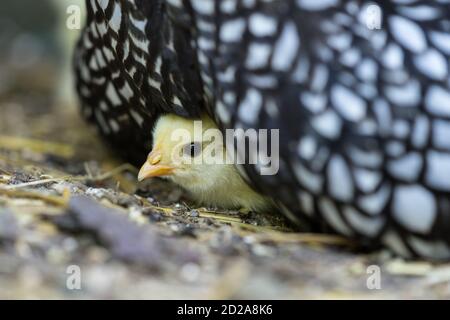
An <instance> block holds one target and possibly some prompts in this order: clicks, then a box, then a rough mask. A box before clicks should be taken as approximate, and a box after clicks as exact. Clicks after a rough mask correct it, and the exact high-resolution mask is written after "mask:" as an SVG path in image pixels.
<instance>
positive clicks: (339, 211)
mask: <svg viewBox="0 0 450 320" xmlns="http://www.w3.org/2000/svg"><path fill="white" fill-rule="evenodd" d="M150 2H151V4H149V3H150ZM372 3H376V4H378V6H379V7H381V9H382V12H383V20H382V25H381V26H382V28H381V29H380V30H371V29H369V28H368V27H367V25H366V23H365V22H366V21H365V20H364V14H365V13H366V9H367V5H369V4H372ZM87 4H88V12H89V19H88V20H89V22H88V26H87V28H86V29H85V32H84V33H83V37H82V39H81V40H80V44H79V46H78V51H77V55H76V63H77V75H78V80H79V81H78V91H79V94H80V96H81V100H82V102H83V106H84V110H85V114H86V115H87V116H88V117H89V118H91V119H93V120H94V121H96V122H97V123H98V124H99V127H100V128H101V130H102V131H103V133H104V134H105V135H107V136H110V137H112V138H110V139H111V141H113V143H115V144H116V145H123V146H125V148H126V147H128V148H134V150H139V151H141V150H143V151H144V152H143V154H145V153H146V152H147V148H148V145H149V143H150V141H149V139H150V137H149V130H148V128H149V127H151V126H152V124H153V121H154V120H155V117H157V115H158V114H160V113H161V112H175V113H178V114H181V115H189V116H195V115H196V114H198V112H199V111H200V110H204V109H208V110H210V112H211V113H212V115H213V116H214V117H215V118H216V120H217V121H218V123H219V125H220V126H221V127H222V128H257V129H259V128H269V129H270V128H279V129H280V139H281V145H280V148H281V150H280V155H281V159H280V171H279V174H277V175H275V176H261V175H259V174H258V170H257V167H256V166H254V165H247V166H245V168H244V169H245V170H244V171H245V173H243V174H245V175H246V176H247V177H248V179H249V180H250V181H251V182H253V183H254V184H255V185H257V186H258V187H259V188H260V189H261V191H262V192H264V193H266V194H269V195H271V196H273V197H275V198H276V199H277V200H278V202H279V203H280V205H282V207H283V208H284V211H285V212H286V214H287V215H288V216H290V217H291V218H292V219H293V220H297V218H296V217H300V218H301V219H302V220H303V219H307V220H309V221H311V222H312V223H313V224H318V225H322V226H326V228H329V229H331V230H333V231H336V232H338V233H341V234H343V235H346V236H349V237H354V238H356V239H359V240H360V241H363V242H365V243H374V244H376V243H383V244H385V245H387V246H388V247H390V248H391V249H392V250H394V251H395V252H397V253H398V254H400V255H403V256H405V257H414V256H422V257H427V258H435V259H449V258H450V71H449V70H450V69H449V68H450V66H449V64H450V0H434V1H421V0H390V1H381V0H378V1H370V2H369V1H364V0H350V1H343V0H285V1H282V0H221V1H218V0H217V1H214V0H166V1H164V0H159V1H139V0H135V1H133V0H114V1H113V0H109V1H108V0H103V1H102V0H98V1H96V0H91V1H88V2H87ZM118 10H119V11H120V17H121V18H118V15H119V13H118ZM193 57H196V58H193ZM134 143H136V144H134Z"/></svg>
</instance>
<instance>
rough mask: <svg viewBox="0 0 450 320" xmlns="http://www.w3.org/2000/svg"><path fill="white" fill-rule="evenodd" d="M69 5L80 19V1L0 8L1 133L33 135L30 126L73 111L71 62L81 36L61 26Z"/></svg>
mask: <svg viewBox="0 0 450 320" xmlns="http://www.w3.org/2000/svg"><path fill="white" fill-rule="evenodd" d="M74 5H76V6H78V8H79V9H80V11H81V13H84V11H85V8H84V0H2V1H1V2H0V133H3V134H10V135H24V136H30V135H34V132H33V133H30V131H29V127H30V124H31V122H32V121H39V119H40V117H41V116H44V115H45V114H49V113H51V112H54V111H55V108H57V109H58V110H57V111H58V112H60V111H61V110H60V109H65V111H69V109H70V111H71V112H73V111H75V110H76V103H77V101H76V98H75V92H74V85H73V79H72V62H71V61H72V52H73V48H74V45H75V43H76V41H77V38H78V35H79V33H80V30H79V29H78V30H77V29H69V28H68V27H67V24H66V23H67V19H69V18H70V17H71V16H70V13H69V12H68V8H69V7H70V6H74ZM81 21H83V17H81ZM82 26H83V23H81V27H82ZM43 130H45V125H44V126H43Z"/></svg>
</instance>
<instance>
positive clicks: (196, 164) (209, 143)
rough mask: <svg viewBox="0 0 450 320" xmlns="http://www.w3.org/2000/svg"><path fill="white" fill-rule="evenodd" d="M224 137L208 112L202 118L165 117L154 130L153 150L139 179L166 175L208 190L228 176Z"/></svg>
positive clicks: (182, 184)
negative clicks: (221, 178)
mask: <svg viewBox="0 0 450 320" xmlns="http://www.w3.org/2000/svg"><path fill="white" fill-rule="evenodd" d="M225 154H226V152H225V149H224V145H223V138H222V136H221V134H220V131H219V130H218V128H217V126H216V125H215V124H214V122H213V121H212V120H211V119H210V118H209V117H208V116H206V115H204V116H202V117H201V119H199V120H196V121H194V120H192V119H186V118H182V117H179V116H176V115H173V114H168V115H163V116H161V117H160V118H159V119H158V121H157V123H156V125H155V127H154V130H153V149H152V151H151V152H150V154H149V155H148V158H147V161H146V162H145V163H144V165H143V166H142V168H141V170H140V172H139V176H138V178H139V180H140V181H141V180H144V179H148V178H152V177H163V178H166V179H169V180H172V181H173V182H175V183H177V184H179V185H181V186H182V187H185V188H186V189H188V190H191V191H192V190H196V189H205V188H209V187H211V186H212V184H214V183H217V181H218V180H220V177H221V176H223V175H224V174H225V175H226V172H224V171H226V170H227V168H228V167H229V166H230V164H226V163H225V162H226V161H225Z"/></svg>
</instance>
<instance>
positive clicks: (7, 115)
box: [0, 65, 450, 299]
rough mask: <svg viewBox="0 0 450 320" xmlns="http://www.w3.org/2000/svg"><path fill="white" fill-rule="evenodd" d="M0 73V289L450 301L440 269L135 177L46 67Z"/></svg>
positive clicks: (4, 294) (449, 268) (15, 294)
mask: <svg viewBox="0 0 450 320" xmlns="http://www.w3.org/2000/svg"><path fill="white" fill-rule="evenodd" d="M1 71H2V72H0V75H1V76H0V298H7V299H11V298H21V299H22V298H25V299H28V298H49V299H53V298H68V299H80V298H87V299H91V298H106V299H116V298H124V299H129V298H149V299H213V298H216V299H218V298H234V299H299V298H306V299H316V298H324V299H348V298H369V299H372V298H374V299H376V298H387V299H391V298H450V285H449V281H450V265H432V264H430V263H427V262H421V261H416V262H404V261H402V260H400V259H398V258H395V257H393V256H391V254H390V253H388V252H386V251H382V252H374V253H370V254H361V253H357V252H354V251H355V250H353V249H352V248H353V244H352V243H350V242H348V241H346V240H344V239H342V238H340V237H335V236H329V235H328V236H327V235H319V234H299V233H295V232H293V231H292V230H291V229H289V227H287V226H286V224H285V222H284V220H283V219H282V218H279V217H276V216H271V215H254V214H242V213H239V212H216V211H214V210H208V209H205V208H193V207H191V205H189V199H188V198H187V197H186V196H185V195H184V194H183V191H182V190H180V189H178V188H177V187H175V186H173V185H170V184H168V183H166V182H163V181H160V180H154V181H150V182H148V183H146V184H141V185H138V184H137V181H136V169H135V168H133V167H131V166H129V165H126V164H123V163H121V162H120V160H119V159H117V158H115V157H114V156H113V155H112V154H111V153H110V151H108V150H107V149H106V147H105V146H104V145H103V143H102V142H101V141H100V140H99V139H98V137H97V134H96V132H95V130H94V129H93V128H91V127H89V126H88V125H86V124H85V123H84V122H83V121H82V120H81V119H80V117H79V115H78V112H77V108H76V106H74V105H65V104H62V103H61V102H57V101H55V100H54V99H52V97H53V96H54V91H55V88H56V87H57V82H58V77H57V76H56V72H55V70H53V69H52V67H50V66H45V65H44V66H42V65H40V66H39V67H38V68H37V69H34V70H30V69H27V70H26V72H25V71H24V70H22V71H18V70H8V69H7V68H3V69H2V70H1ZM373 265H375V267H373ZM74 266H75V267H74ZM370 266H372V267H370ZM378 267H379V268H380V269H379V270H380V271H381V274H380V281H379V282H377V281H376V280H374V279H375V278H373V277H371V275H372V273H371V272H373V271H374V270H375V273H376V272H377V270H378V269H377V268H378ZM74 270H75V271H74ZM78 271H79V273H78ZM73 272H76V274H75V273H73ZM78 274H79V275H80V278H79V279H80V280H81V282H80V285H81V288H80V289H77V286H76V285H74V283H77V282H76V281H75V282H73V281H74V280H73V279H74V278H73V277H72V276H73V275H78ZM376 275H377V274H375V276H376ZM377 283H379V285H380V286H381V288H380V289H373V285H374V284H375V287H377V286H376V284H377ZM368 284H369V285H368ZM370 288H372V289H370Z"/></svg>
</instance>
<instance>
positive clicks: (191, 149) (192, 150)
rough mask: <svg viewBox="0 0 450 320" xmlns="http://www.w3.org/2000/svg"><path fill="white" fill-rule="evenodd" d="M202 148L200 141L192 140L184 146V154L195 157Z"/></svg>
mask: <svg viewBox="0 0 450 320" xmlns="http://www.w3.org/2000/svg"><path fill="white" fill-rule="evenodd" d="M201 148H202V147H201V145H200V143H198V142H192V143H190V144H187V145H185V146H184V147H183V154H184V155H186V156H190V157H191V158H194V157H196V156H198V155H199V154H200V152H201Z"/></svg>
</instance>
